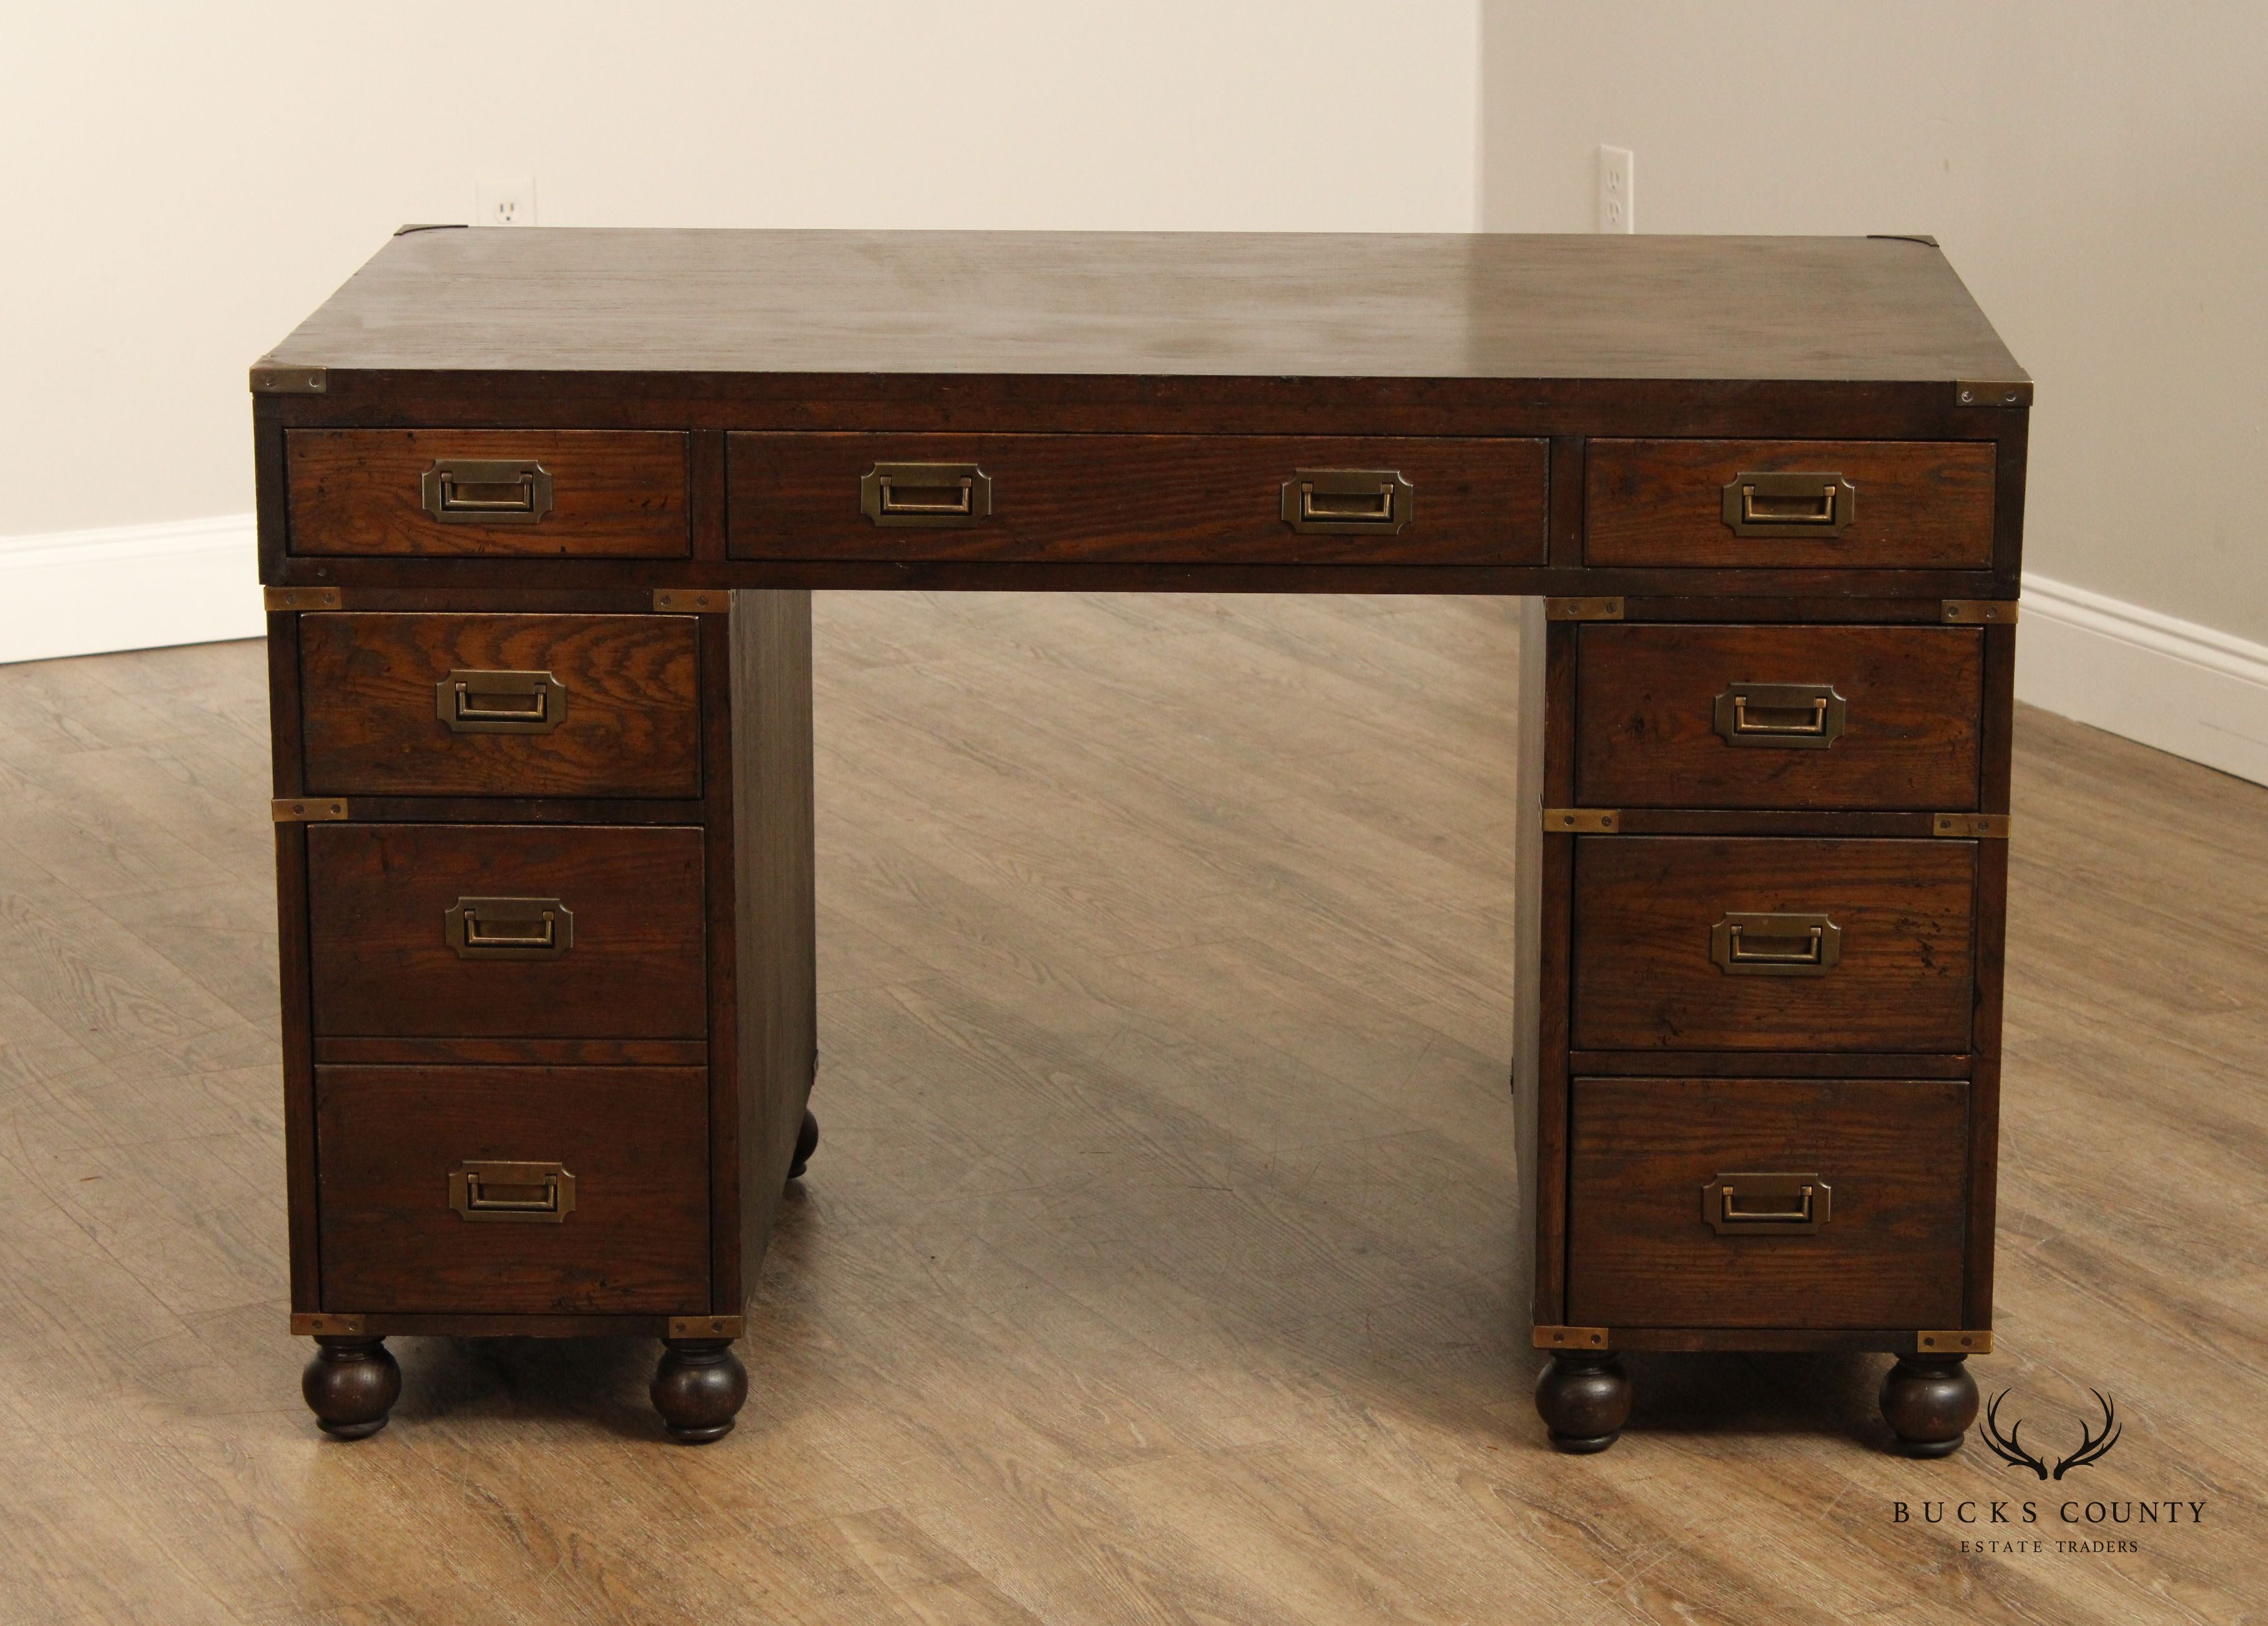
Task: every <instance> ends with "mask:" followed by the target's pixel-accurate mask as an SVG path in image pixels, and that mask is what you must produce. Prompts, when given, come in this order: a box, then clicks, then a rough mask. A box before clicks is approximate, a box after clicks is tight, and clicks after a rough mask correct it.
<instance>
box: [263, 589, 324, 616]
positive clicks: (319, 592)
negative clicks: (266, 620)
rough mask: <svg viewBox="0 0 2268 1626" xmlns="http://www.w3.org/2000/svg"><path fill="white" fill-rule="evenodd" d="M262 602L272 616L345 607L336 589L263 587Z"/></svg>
mask: <svg viewBox="0 0 2268 1626" xmlns="http://www.w3.org/2000/svg"><path fill="white" fill-rule="evenodd" d="M260 601H261V603H262V604H264V605H266V606H267V607H268V613H269V614H271V615H276V614H284V612H286V611H290V610H335V609H342V608H344V607H345V600H343V599H342V597H341V595H340V592H339V590H338V589H337V588H335V587H262V588H261V590H260Z"/></svg>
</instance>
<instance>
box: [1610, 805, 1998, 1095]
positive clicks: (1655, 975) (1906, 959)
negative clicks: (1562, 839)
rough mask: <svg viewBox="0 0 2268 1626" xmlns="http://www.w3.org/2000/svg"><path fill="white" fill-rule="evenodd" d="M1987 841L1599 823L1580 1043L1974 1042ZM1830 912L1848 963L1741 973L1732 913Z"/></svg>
mask: <svg viewBox="0 0 2268 1626" xmlns="http://www.w3.org/2000/svg"><path fill="white" fill-rule="evenodd" d="M1976 890H1977V842H1965V841H1936V840H1932V841H1823V840H1811V839H1806V840H1775V839H1772V838H1771V837H1764V836H1750V837H1729V838H1720V837H1714V836H1680V835H1633V836H1597V837H1592V836H1585V837H1580V838H1579V839H1577V841H1576V842H1575V881H1574V910H1575V953H1574V995H1573V1004H1574V1021H1573V1039H1572V1043H1573V1045H1574V1047H1575V1048H1579V1049H1586V1050H1593V1049H1595V1050H1631V1049H1726V1050H1819V1051H1835V1050H1915V1051H1927V1050H1935V1051H1943V1052H1951V1051H1962V1050H1966V1049H1967V1048H1968V1047H1969V1041H1970V1002H1971V997H1972V994H1973V990H1974V983H1975V977H1974V968H1973V960H1972V955H1971V945H1970V936H1971V932H1972V931H1973V918H1974V909H1975V899H1976ZM1783 912H1786V913H1796V914H1824V915H1826V916H1828V917H1829V918H1830V919H1831V920H1832V921H1833V922H1834V923H1836V924H1837V925H1838V926H1840V927H1841V928H1842V929H1843V939H1842V963H1841V964H1839V965H1837V966H1836V967H1835V968H1833V969H1831V970H1830V971H1828V972H1826V973H1825V974H1823V975H1817V976H1753V975H1740V976H1735V975H1728V974H1727V973H1726V972H1725V971H1723V970H1722V969H1720V968H1719V967H1718V966H1717V964H1716V963H1715V962H1714V961H1713V960H1711V958H1710V931H1711V928H1712V927H1713V926H1714V925H1715V924H1716V923H1717V922H1718V921H1719V920H1721V919H1722V918H1723V917H1724V916H1726V915H1727V914H1728V913H1739V914H1777V913H1783Z"/></svg>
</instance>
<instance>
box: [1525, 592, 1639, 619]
mask: <svg viewBox="0 0 2268 1626" xmlns="http://www.w3.org/2000/svg"><path fill="white" fill-rule="evenodd" d="M1543 618H1544V619H1545V620H1546V621H1620V620H1621V619H1622V618H1623V601H1622V600H1620V599H1618V598H1614V599H1546V600H1543Z"/></svg>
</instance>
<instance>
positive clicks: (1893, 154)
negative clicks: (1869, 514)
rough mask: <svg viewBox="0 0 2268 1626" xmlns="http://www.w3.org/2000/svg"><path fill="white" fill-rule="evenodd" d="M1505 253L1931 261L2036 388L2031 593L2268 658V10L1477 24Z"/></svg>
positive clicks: (1670, 5) (1706, 14) (2186, 4)
mask: <svg viewBox="0 0 2268 1626" xmlns="http://www.w3.org/2000/svg"><path fill="white" fill-rule="evenodd" d="M1483 33H1484V43H1483V73H1482V84H1483V93H1482V101H1483V123H1484V133H1483V142H1482V155H1483V156H1482V176H1481V188H1482V210H1481V213H1482V224H1483V226H1484V229H1487V230H1490V231H1554V232H1569V231H1582V230H1586V229H1587V228H1588V227H1589V225H1590V224H1591V219H1592V192H1591V188H1592V173H1593V166H1594V161H1595V160H1594V155H1595V151H1596V149H1597V147H1598V144H1599V143H1601V142H1602V141H1604V142H1611V143H1615V144H1616V145H1619V146H1627V147H1631V148H1634V149H1635V150H1636V151H1637V154H1638V175H1637V205H1638V215H1637V224H1638V230H1640V231H1641V232H1929V233H1932V234H1933V235H1934V236H1935V237H1936V238H1937V239H1939V241H1940V242H1941V243H1942V244H1943V245H1944V247H1945V250H1946V253H1947V254H1948V255H1949V256H1951V258H1952V261H1953V264H1954V266H1955V269H1957V270H1959V271H1960V273H1961V274H1962V276H1963V277H1964V278H1965V279H1966V280H1967V282H1968V283H1969V286H1970V290H1971V291H1973V292H1974V293H1975V294H1976V296H1977V299H1978V301H1979V303H1981V304H1982V305H1984V307H1985V312H1986V313H1987V314H1989V315H1990V316H1991V317H1992V320H1993V322H1994V323H1995V325H1996V326H1998V327H1999V330H2000V333H2001V335H2002V336H2003V337H2004V338H2005V339H2007V342H2008V345H2009V348H2010V349H2014V351H2015V353H2016V357H2017V359H2018V360H2019V361H2021V363H2023V364H2024V366H2025V367H2026V368H2027V369H2028V370H2029V372H2031V373H2032V374H2033V376H2034V377H2036V379H2038V380H2039V394H2038V403H2037V406H2036V409H2035V410H2034V412H2033V415H2032V456H2031V478H2030V484H2029V494H2028V495H2029V503H2028V518H2027V525H2026V533H2025V535H2026V564H2027V566H2028V568H2029V569H2030V570H2035V571H2036V572H2038V573H2040V574H2043V575H2045V576H2048V577H2051V578H2058V579H2060V580H2062V581H2066V582H2070V583H2073V584H2075V585H2080V586H2083V587H2086V588H2088V589H2092V590H2093V591H2095V592H2100V593H2106V594H2110V595H2111V596H2112V597H2115V598H2117V599H2122V600H2128V601H2130V602H2132V603H2134V604H2139V605H2141V606H2144V607H2148V608H2151V609H2155V610H2159V611H2162V612H2165V613H2168V614H2173V615H2177V616H2181V617H2184V618H2186V619H2189V620H2191V621H2195V622H2202V623H2204V624H2205V625H2206V626H2208V627H2213V628H2218V629H2221V630H2223V631H2226V632H2231V633H2235V634H2239V635H2241V636H2245V637H2248V638H2251V639H2254V640H2268V522H2264V520H2263V518H2262V515H2263V511H2264V506H2263V494H2264V489H2268V4H2260V0H2222V3H2221V4H2197V3H2194V0H2165V3H2163V4H2154V5H2142V4H2127V3H2126V0H1986V3H1985V4H1978V0H1962V3H1959V4H1955V3H1949V0H1906V3H1905V4H1897V5H1860V4H1846V3H1845V0H1804V3H1794V0H1737V3H1735V0H1723V3H1721V4H1714V5H1702V4H1693V3H1692V0H1592V3H1590V4H1582V5H1543V4H1532V3H1520V4H1514V3H1513V0H1484V4H1483Z"/></svg>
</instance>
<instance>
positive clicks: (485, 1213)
mask: <svg viewBox="0 0 2268 1626" xmlns="http://www.w3.org/2000/svg"><path fill="white" fill-rule="evenodd" d="M449 1206H450V1207H451V1208H453V1209H454V1210H457V1212H458V1213H460V1214H461V1215H462V1216H464V1218H467V1219H482V1220H504V1221H507V1222H516V1223H518V1224H521V1225H559V1224H561V1223H562V1222H563V1221H564V1220H565V1219H566V1218H567V1216H568V1215H570V1214H571V1213H573V1212H574V1211H575V1176H574V1175H572V1174H569V1173H568V1171H567V1166H566V1165H565V1164H563V1163H515V1162H504V1161H501V1160H498V1159H480V1160H477V1161H473V1162H466V1163H460V1164H459V1165H457V1166H456V1167H455V1168H453V1169H451V1170H450V1171H449Z"/></svg>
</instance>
